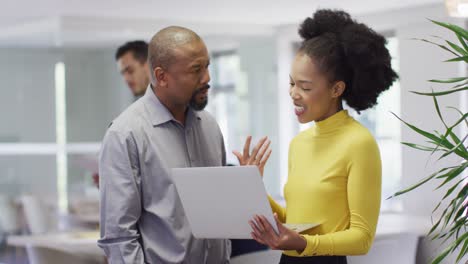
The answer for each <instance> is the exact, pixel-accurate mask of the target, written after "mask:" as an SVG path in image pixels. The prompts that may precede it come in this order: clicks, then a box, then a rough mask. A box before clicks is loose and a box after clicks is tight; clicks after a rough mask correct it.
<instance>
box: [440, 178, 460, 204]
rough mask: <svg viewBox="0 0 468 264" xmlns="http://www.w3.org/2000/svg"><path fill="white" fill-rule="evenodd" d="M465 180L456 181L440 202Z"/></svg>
mask: <svg viewBox="0 0 468 264" xmlns="http://www.w3.org/2000/svg"><path fill="white" fill-rule="evenodd" d="M464 180H465V179H461V180H460V181H458V182H457V183H455V184H454V185H453V186H452V187H450V189H448V191H447V192H446V193H445V195H444V197H443V198H442V200H445V198H447V197H448V196H449V195H450V194H452V192H453V191H454V190H455V189H456V188H457V187H458V185H459V184H460V183H462V182H463V181H464Z"/></svg>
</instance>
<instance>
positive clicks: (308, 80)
mask: <svg viewBox="0 0 468 264" xmlns="http://www.w3.org/2000/svg"><path fill="white" fill-rule="evenodd" d="M289 81H290V86H289V95H290V96H291V99H292V100H293V103H294V106H295V107H294V112H295V113H296V115H297V118H298V120H299V122H300V123H302V124H304V123H308V122H311V121H321V120H324V119H326V118H327V117H329V116H331V115H333V114H334V113H336V112H337V111H339V110H340V108H341V102H340V98H339V97H340V96H341V94H342V93H343V91H344V82H341V81H340V82H336V83H334V84H333V83H330V81H329V80H328V78H327V76H326V75H325V74H323V73H322V72H321V71H320V70H319V69H318V67H317V66H316V64H315V63H314V61H313V59H311V58H310V57H309V56H308V55H306V54H304V53H300V52H299V53H298V54H297V55H296V57H295V58H294V61H293V63H292V67H291V74H290V76H289Z"/></svg>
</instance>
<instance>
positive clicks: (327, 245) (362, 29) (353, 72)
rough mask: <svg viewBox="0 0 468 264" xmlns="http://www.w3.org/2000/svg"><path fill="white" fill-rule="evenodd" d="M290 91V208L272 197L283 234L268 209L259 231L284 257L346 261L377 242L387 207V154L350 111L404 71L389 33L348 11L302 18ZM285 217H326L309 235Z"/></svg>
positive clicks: (257, 223)
mask: <svg viewBox="0 0 468 264" xmlns="http://www.w3.org/2000/svg"><path fill="white" fill-rule="evenodd" d="M299 34H300V35H301V37H302V38H303V42H302V45H301V48H300V50H299V51H298V53H297V55H296V57H295V59H294V61H293V64H292V68H291V74H290V91H289V92H290V96H291V98H292V100H293V103H294V106H295V113H296V115H297V118H298V120H299V122H300V123H308V122H311V121H315V125H314V126H313V127H312V128H310V129H309V130H306V131H304V132H302V133H300V134H299V135H297V136H296V137H295V138H294V139H293V140H292V142H291V144H290V149H289V166H288V168H289V169H288V170H289V172H288V173H289V176H288V181H287V183H286V185H285V188H284V195H285V199H286V208H283V207H281V206H280V205H278V204H277V203H276V202H275V201H274V200H273V199H271V198H270V203H271V206H272V208H273V211H274V212H275V217H276V220H277V223H276V224H277V225H278V229H279V234H276V233H275V232H274V231H273V228H272V226H271V225H270V224H269V223H268V221H267V220H266V218H265V217H264V216H256V217H255V218H254V219H253V220H252V222H251V223H250V224H251V226H252V237H253V238H254V239H255V240H257V241H258V242H260V243H263V244H266V245H268V246H269V247H271V248H272V249H278V250H283V251H284V252H283V255H282V258H281V262H280V263H309V264H312V263H314V264H316V263H320V264H324V263H327V264H328V263H330V264H331V263H334V264H335V263H336V264H337V263H340V264H341V263H346V256H347V255H361V254H366V253H367V252H368V250H369V249H370V247H371V245H372V242H373V239H374V236H375V230H376V225H377V220H378V215H379V209H380V195H381V160H380V154H379V149H378V146H377V144H376V141H375V139H374V138H373V136H372V135H371V133H370V132H369V131H368V130H367V129H366V128H365V127H363V126H362V125H361V124H359V123H358V122H357V121H356V120H354V119H353V118H352V117H351V116H349V114H348V112H347V111H346V110H343V106H342V101H345V102H346V103H347V105H348V106H349V107H350V108H353V109H354V110H356V111H358V112H360V111H363V110H366V109H368V108H371V107H373V106H374V105H375V104H376V102H377V97H378V96H379V94H380V93H381V92H383V91H385V90H387V89H388V88H389V87H390V86H391V84H392V83H393V81H394V80H395V79H396V78H397V75H396V73H395V72H394V71H393V70H392V68H391V64H390V60H391V58H390V55H389V53H388V50H387V49H386V47H385V43H386V42H385V39H384V37H382V36H381V35H379V34H377V33H375V32H374V31H373V30H371V29H370V28H368V27H367V26H366V25H364V24H359V23H357V22H355V21H354V20H352V19H351V17H350V16H349V14H347V13H345V12H342V11H332V10H319V11H317V12H316V13H315V14H314V16H313V17H312V18H307V19H306V20H305V21H304V22H303V23H302V25H301V27H300V30H299ZM282 223H296V224H297V223H320V225H319V226H318V227H316V228H313V229H311V230H309V231H308V232H306V233H305V234H298V233H296V232H294V231H292V230H290V229H287V228H286V227H284V226H283V225H282Z"/></svg>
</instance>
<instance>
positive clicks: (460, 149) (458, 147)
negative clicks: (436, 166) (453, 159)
mask: <svg viewBox="0 0 468 264" xmlns="http://www.w3.org/2000/svg"><path fill="white" fill-rule="evenodd" d="M455 137H456V136H455ZM467 137H468V135H466V136H465V137H464V138H463V140H461V141H460V142H459V143H458V145H456V146H455V147H453V148H452V149H451V150H450V151H448V152H445V153H444V154H443V155H442V156H440V157H439V160H441V159H443V158H445V157H447V156H448V155H450V154H452V153H454V152H455V150H457V149H458V150H459V151H460V152H461V153H464V155H463V156H465V159H468V153H467V152H466V149H464V147H465V145H463V143H464V142H465V140H466V138H467Z"/></svg>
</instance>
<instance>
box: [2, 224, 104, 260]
mask: <svg viewBox="0 0 468 264" xmlns="http://www.w3.org/2000/svg"><path fill="white" fill-rule="evenodd" d="M98 239H99V232H98V231H87V232H83V231H80V232H67V233H50V234H43V235H31V236H9V237H8V238H7V243H8V245H11V246H15V247H25V248H28V247H37V248H48V249H54V250H57V251H61V252H65V253H67V254H71V255H77V256H80V257H82V258H86V259H93V260H96V261H102V260H103V258H104V251H103V250H102V249H100V248H99V247H98V246H97V240H98Z"/></svg>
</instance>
